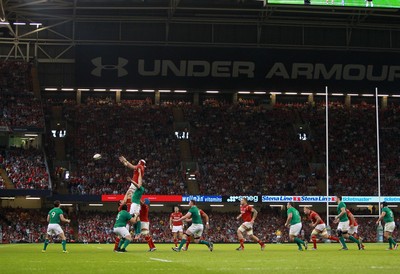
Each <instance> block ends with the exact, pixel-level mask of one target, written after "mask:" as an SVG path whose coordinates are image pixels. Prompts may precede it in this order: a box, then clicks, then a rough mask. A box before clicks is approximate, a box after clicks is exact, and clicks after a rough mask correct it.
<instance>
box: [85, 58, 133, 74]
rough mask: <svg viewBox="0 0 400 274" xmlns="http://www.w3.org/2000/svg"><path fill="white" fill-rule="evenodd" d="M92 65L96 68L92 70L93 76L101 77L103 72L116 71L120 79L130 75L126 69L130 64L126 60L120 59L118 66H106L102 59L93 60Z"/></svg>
mask: <svg viewBox="0 0 400 274" xmlns="http://www.w3.org/2000/svg"><path fill="white" fill-rule="evenodd" d="M92 64H93V65H94V66H95V68H94V69H93V70H92V75H94V76H97V77H101V73H102V71H103V70H116V71H117V73H118V74H117V75H118V77H122V76H125V75H128V71H127V70H126V69H124V67H125V66H126V65H127V64H128V60H126V59H125V58H121V57H118V64H116V65H104V64H103V60H102V58H101V57H97V58H93V59H92Z"/></svg>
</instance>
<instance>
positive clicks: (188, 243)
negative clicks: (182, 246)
mask: <svg viewBox="0 0 400 274" xmlns="http://www.w3.org/2000/svg"><path fill="white" fill-rule="evenodd" d="M189 245H190V237H189V238H188V239H187V242H186V250H187V249H188V248H189Z"/></svg>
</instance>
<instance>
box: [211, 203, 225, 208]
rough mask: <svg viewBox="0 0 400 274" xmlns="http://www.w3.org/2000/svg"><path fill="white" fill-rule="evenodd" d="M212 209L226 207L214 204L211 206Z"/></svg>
mask: <svg viewBox="0 0 400 274" xmlns="http://www.w3.org/2000/svg"><path fill="white" fill-rule="evenodd" d="M210 206H211V207H224V205H215V204H212V205H210Z"/></svg>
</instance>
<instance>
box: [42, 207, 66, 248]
mask: <svg viewBox="0 0 400 274" xmlns="http://www.w3.org/2000/svg"><path fill="white" fill-rule="evenodd" d="M60 204H61V202H60V201H59V200H56V201H54V208H53V209H52V210H50V211H49V214H47V222H48V223H49V225H48V226H47V234H46V239H45V240H44V247H43V250H42V252H46V249H47V246H48V245H49V238H50V236H52V235H55V236H59V237H61V245H62V249H63V252H64V253H68V251H67V238H66V237H65V234H64V231H63V230H62V228H61V226H60V222H65V223H70V222H71V220H69V219H66V218H64V212H63V211H62V209H61V208H60Z"/></svg>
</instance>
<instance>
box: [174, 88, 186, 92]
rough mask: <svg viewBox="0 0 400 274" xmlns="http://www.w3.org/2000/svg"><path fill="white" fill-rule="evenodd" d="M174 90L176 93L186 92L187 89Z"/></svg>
mask: <svg viewBox="0 0 400 274" xmlns="http://www.w3.org/2000/svg"><path fill="white" fill-rule="evenodd" d="M174 92H176V93H186V92H187V90H184V89H177V90H174Z"/></svg>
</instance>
